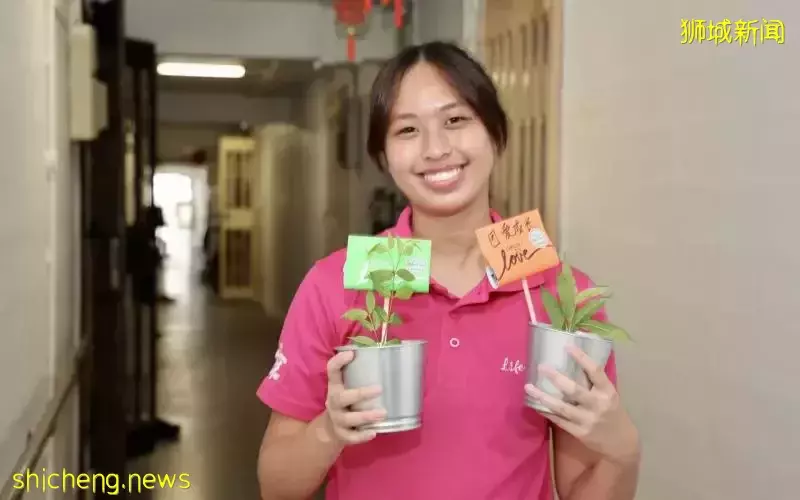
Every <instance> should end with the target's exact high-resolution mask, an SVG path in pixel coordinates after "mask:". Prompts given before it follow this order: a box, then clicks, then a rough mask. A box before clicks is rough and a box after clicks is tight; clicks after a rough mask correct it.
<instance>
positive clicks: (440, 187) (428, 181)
mask: <svg viewBox="0 0 800 500" xmlns="http://www.w3.org/2000/svg"><path fill="white" fill-rule="evenodd" d="M465 166H466V165H451V166H447V167H443V168H437V169H430V170H428V171H426V172H423V173H422V174H420V175H419V176H420V178H421V179H422V180H423V181H424V182H425V185H426V186H427V187H428V188H429V189H432V190H434V191H437V192H450V191H453V190H455V189H457V188H458V186H459V184H460V183H461V180H462V179H463V178H464V167H465Z"/></svg>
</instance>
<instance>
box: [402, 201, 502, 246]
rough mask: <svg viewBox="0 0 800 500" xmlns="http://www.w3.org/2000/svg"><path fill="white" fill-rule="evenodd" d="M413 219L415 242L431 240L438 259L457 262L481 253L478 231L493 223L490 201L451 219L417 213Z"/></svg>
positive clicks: (476, 204) (452, 216) (472, 206)
mask: <svg viewBox="0 0 800 500" xmlns="http://www.w3.org/2000/svg"><path fill="white" fill-rule="evenodd" d="M412 217H413V220H412V221H411V222H412V226H413V232H414V237H415V238H420V239H427V240H431V243H432V247H433V253H434V254H435V255H439V256H447V257H451V258H456V259H466V258H468V257H470V256H472V255H475V254H477V253H478V252H479V251H478V240H477V238H476V237H475V231H476V230H477V229H478V228H481V227H483V226H485V225H487V224H491V222H492V218H491V213H490V208H489V202H488V200H487V201H486V202H484V203H475V204H473V205H471V206H470V207H468V208H467V209H466V210H463V211H461V212H459V213H457V214H454V215H450V216H445V217H441V216H435V215H430V214H426V213H425V212H424V211H422V210H415V211H413V212H412Z"/></svg>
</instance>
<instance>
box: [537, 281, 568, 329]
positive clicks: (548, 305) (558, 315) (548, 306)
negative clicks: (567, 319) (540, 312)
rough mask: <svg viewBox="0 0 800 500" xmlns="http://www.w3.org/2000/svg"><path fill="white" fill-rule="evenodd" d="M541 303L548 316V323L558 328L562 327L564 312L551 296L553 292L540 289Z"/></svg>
mask: <svg viewBox="0 0 800 500" xmlns="http://www.w3.org/2000/svg"><path fill="white" fill-rule="evenodd" d="M542 304H544V309H545V311H547V315H548V316H549V317H550V325H552V326H553V328H557V329H559V330H561V329H563V328H564V314H563V313H562V312H561V308H560V307H559V305H558V301H557V300H556V298H555V297H553V294H551V293H550V292H549V291H547V290H544V289H542Z"/></svg>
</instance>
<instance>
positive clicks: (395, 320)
mask: <svg viewBox="0 0 800 500" xmlns="http://www.w3.org/2000/svg"><path fill="white" fill-rule="evenodd" d="M389 324H390V325H402V324H403V320H402V319H400V316H398V315H397V313H392V314H390V315H389Z"/></svg>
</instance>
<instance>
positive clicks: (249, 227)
mask: <svg viewBox="0 0 800 500" xmlns="http://www.w3.org/2000/svg"><path fill="white" fill-rule="evenodd" d="M255 169H256V155H255V140H254V139H253V138H251V137H232V136H228V137H221V138H220V141H219V161H218V163H217V204H218V205H217V206H218V209H217V213H218V214H219V218H220V238H219V278H220V296H222V298H225V299H253V298H255V286H254V276H255V273H254V268H255V264H256V263H255V255H256V252H255V244H256V243H255V238H254V226H255V207H256V203H255V196H257V189H256V186H257V183H256V175H255V174H256V171H255Z"/></svg>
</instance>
